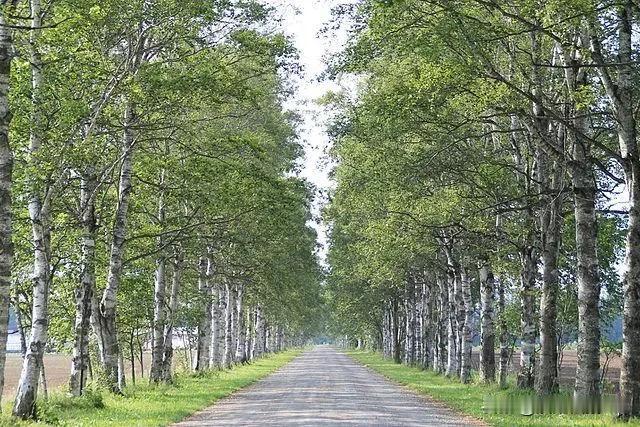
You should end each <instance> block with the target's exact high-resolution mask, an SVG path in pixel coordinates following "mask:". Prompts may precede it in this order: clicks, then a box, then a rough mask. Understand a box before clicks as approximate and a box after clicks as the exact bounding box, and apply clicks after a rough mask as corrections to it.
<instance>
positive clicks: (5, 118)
mask: <svg viewBox="0 0 640 427" xmlns="http://www.w3.org/2000/svg"><path fill="white" fill-rule="evenodd" d="M4 13H5V12H4V11H0V396H2V392H3V390H4V371H5V369H4V368H5V363H6V358H7V354H6V353H7V334H8V327H9V326H8V325H9V295H10V289H11V270H12V267H13V242H12V235H13V226H12V216H11V209H12V208H11V207H12V200H11V185H12V172H13V152H12V151H11V146H10V145H9V124H10V122H11V110H10V106H9V79H10V74H11V60H12V58H13V40H12V37H11V29H10V28H9V27H7V26H6V21H5V15H4Z"/></svg>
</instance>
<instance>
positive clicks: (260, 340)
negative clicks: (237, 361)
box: [251, 305, 266, 358]
mask: <svg viewBox="0 0 640 427" xmlns="http://www.w3.org/2000/svg"><path fill="white" fill-rule="evenodd" d="M255 334H256V338H255V340H254V341H253V349H252V350H251V353H252V354H253V357H254V358H258V357H260V356H262V354H263V353H264V349H265V338H266V337H265V334H264V313H263V312H262V306H260V305H258V306H256V325H255Z"/></svg>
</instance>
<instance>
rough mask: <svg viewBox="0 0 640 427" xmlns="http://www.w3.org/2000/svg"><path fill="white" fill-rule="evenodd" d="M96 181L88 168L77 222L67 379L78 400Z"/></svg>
mask: <svg viewBox="0 0 640 427" xmlns="http://www.w3.org/2000/svg"><path fill="white" fill-rule="evenodd" d="M96 188H97V178H96V176H95V173H94V172H93V170H92V168H88V170H87V171H85V174H84V175H83V177H82V183H81V185H80V209H81V215H80V220H81V223H82V237H81V241H80V247H81V251H82V259H81V261H80V265H81V266H80V281H79V283H78V285H77V286H76V290H75V308H76V317H75V322H74V345H73V359H72V361H71V378H70V379H69V391H70V393H71V394H72V395H73V396H80V395H81V394H82V392H83V390H84V387H85V385H86V382H87V377H88V375H87V374H88V369H89V363H90V361H89V333H90V323H89V322H90V318H91V303H92V299H93V293H94V291H95V285H96V271H95V270H96V267H95V246H96V230H97V223H96V217H95V203H94V200H95V197H94V193H95V191H96Z"/></svg>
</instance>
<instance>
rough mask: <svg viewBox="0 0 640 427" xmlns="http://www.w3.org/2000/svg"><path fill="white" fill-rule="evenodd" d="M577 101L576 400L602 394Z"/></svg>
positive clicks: (592, 238)
mask: <svg viewBox="0 0 640 427" xmlns="http://www.w3.org/2000/svg"><path fill="white" fill-rule="evenodd" d="M586 85H587V76H586V73H585V72H584V71H583V72H581V73H578V74H577V75H576V76H575V83H574V86H573V89H574V90H575V91H581V90H582V89H583V88H584V87H585V86H586ZM577 105H578V104H576V111H575V113H574V114H575V116H576V117H575V118H574V120H573V123H574V127H575V128H576V129H578V132H575V133H573V132H572V133H571V136H572V138H571V140H572V142H573V162H572V168H571V175H572V176H571V184H572V192H573V199H574V213H575V219H576V258H577V261H578V266H577V272H576V279H577V282H578V347H577V350H578V351H577V355H578V361H577V366H576V383H575V388H574V395H575V397H576V400H577V402H586V401H587V400H588V398H594V397H598V396H599V395H600V274H599V265H598V255H597V243H598V242H597V240H598V223H597V218H596V194H597V186H596V185H597V184H596V176H595V173H594V166H593V164H592V161H591V158H592V156H591V143H590V142H589V141H588V140H587V139H586V138H584V137H583V136H582V135H581V133H586V129H587V128H588V125H587V123H586V119H585V118H584V115H585V114H586V113H587V111H584V109H583V108H581V107H578V106H577Z"/></svg>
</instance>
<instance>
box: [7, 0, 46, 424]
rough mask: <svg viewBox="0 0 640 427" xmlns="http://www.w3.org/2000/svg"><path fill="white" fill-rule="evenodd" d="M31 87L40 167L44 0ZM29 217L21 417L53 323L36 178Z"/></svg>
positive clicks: (34, 4)
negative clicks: (28, 309)
mask: <svg viewBox="0 0 640 427" xmlns="http://www.w3.org/2000/svg"><path fill="white" fill-rule="evenodd" d="M31 15H32V20H31V26H32V28H33V29H32V30H31V34H30V36H31V37H30V43H29V44H30V54H31V86H32V125H31V126H32V129H31V138H30V142H29V155H30V158H29V162H30V166H31V167H33V168H37V167H38V165H37V160H36V157H35V156H36V154H37V153H38V152H39V151H40V149H41V147H42V139H41V135H40V133H41V131H42V129H41V126H42V114H41V112H40V95H41V91H42V84H43V70H42V67H43V63H42V59H41V56H40V53H39V52H38V50H37V43H38V38H39V36H40V31H41V30H40V28H41V27H42V12H41V10H40V0H31ZM30 187H31V188H30V195H29V197H30V199H29V218H30V219H31V231H32V242H33V248H34V258H33V276H32V280H33V307H32V313H31V334H30V336H29V344H28V347H27V353H26V354H25V357H24V360H23V364H22V372H21V374H20V383H19V385H18V391H17V393H16V399H15V402H14V406H13V415H14V416H16V417H19V418H29V417H33V416H35V408H36V398H37V395H38V384H39V381H40V372H41V371H42V364H43V356H44V349H45V346H46V344H47V327H48V324H49V276H50V266H49V259H50V256H49V246H50V245H49V239H50V220H49V209H48V206H47V204H48V203H47V202H44V203H43V200H42V196H41V194H40V193H41V191H42V188H41V184H39V183H38V182H37V181H36V180H34V181H33V182H31V183H30Z"/></svg>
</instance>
